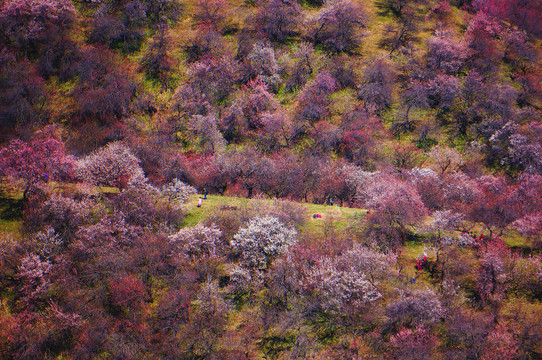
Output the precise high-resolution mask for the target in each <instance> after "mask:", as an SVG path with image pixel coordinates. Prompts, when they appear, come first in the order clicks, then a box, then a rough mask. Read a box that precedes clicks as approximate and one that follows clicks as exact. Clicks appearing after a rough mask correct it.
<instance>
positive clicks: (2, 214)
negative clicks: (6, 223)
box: [0, 194, 24, 220]
mask: <svg viewBox="0 0 542 360" xmlns="http://www.w3.org/2000/svg"><path fill="white" fill-rule="evenodd" d="M23 207H24V204H23V199H11V198H6V197H4V196H2V195H1V194H0V219H1V220H17V219H21V218H22V216H23Z"/></svg>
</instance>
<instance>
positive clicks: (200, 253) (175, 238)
mask: <svg viewBox="0 0 542 360" xmlns="http://www.w3.org/2000/svg"><path fill="white" fill-rule="evenodd" d="M221 236H222V232H221V231H220V230H219V229H218V228H217V227H216V225H214V224H213V225H211V226H210V227H207V226H204V225H202V224H197V225H196V226H193V227H187V228H182V229H181V230H179V231H178V232H177V233H176V234H173V235H171V236H170V237H169V241H170V243H172V244H174V245H175V246H176V248H177V249H178V250H179V251H180V252H181V255H187V256H189V257H190V258H191V259H192V260H195V259H196V258H199V257H212V256H215V255H216V250H217V247H218V246H219V241H220V237H221Z"/></svg>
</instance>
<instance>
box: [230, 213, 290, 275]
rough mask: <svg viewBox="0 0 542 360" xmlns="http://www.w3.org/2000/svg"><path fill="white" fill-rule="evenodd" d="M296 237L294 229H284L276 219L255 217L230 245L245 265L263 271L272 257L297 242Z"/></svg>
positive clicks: (240, 230)
mask: <svg viewBox="0 0 542 360" xmlns="http://www.w3.org/2000/svg"><path fill="white" fill-rule="evenodd" d="M296 236H297V231H296V230H295V229H293V228H288V227H286V226H285V225H284V224H283V223H281V222H280V221H279V220H278V219H277V218H276V217H272V216H265V217H256V218H254V219H252V220H251V221H250V222H249V223H248V225H247V227H243V228H241V229H239V232H238V233H237V234H236V235H235V236H234V237H233V240H232V241H231V245H232V247H233V248H234V249H235V250H237V251H239V252H240V253H241V259H242V261H243V263H244V264H245V265H247V266H249V267H252V268H257V269H265V268H267V267H268V266H269V263H270V262H271V260H272V259H273V258H274V257H276V256H278V255H280V254H283V253H284V252H286V251H287V250H288V247H289V246H291V245H293V244H295V243H296V242H297V240H296Z"/></svg>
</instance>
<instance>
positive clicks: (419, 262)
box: [416, 252, 427, 270]
mask: <svg viewBox="0 0 542 360" xmlns="http://www.w3.org/2000/svg"><path fill="white" fill-rule="evenodd" d="M426 263H427V253H425V252H424V253H423V258H421V259H418V260H416V269H417V270H421V269H423V267H424V266H425V264H426Z"/></svg>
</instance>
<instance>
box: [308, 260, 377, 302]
mask: <svg viewBox="0 0 542 360" xmlns="http://www.w3.org/2000/svg"><path fill="white" fill-rule="evenodd" d="M307 280H308V284H309V285H310V286H311V287H313V288H314V289H315V290H316V296H317V298H318V300H319V305H320V306H321V307H322V308H323V310H324V311H330V312H341V311H342V309H343V307H344V306H346V305H352V306H354V307H359V306H363V305H366V304H369V303H372V302H374V301H376V300H378V299H379V298H380V297H382V294H380V292H379V291H378V290H377V288H376V286H375V285H373V283H371V281H369V280H367V277H366V275H365V273H363V272H362V271H361V269H360V268H356V267H346V268H341V261H340V259H339V258H335V259H332V258H323V259H320V260H319V261H318V263H317V264H316V266H314V267H313V268H312V269H310V270H309V271H308V279H307Z"/></svg>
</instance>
